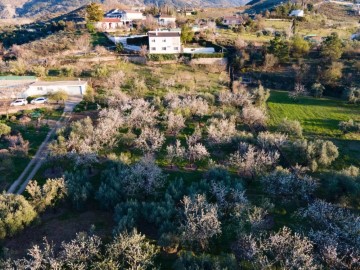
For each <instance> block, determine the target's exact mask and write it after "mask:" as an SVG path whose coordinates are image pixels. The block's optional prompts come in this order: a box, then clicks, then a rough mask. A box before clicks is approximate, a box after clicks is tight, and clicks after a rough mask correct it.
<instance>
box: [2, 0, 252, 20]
mask: <svg viewBox="0 0 360 270" xmlns="http://www.w3.org/2000/svg"><path fill="white" fill-rule="evenodd" d="M92 1H93V0H0V18H5V19H6V18H12V17H36V16H41V15H46V14H49V13H51V14H54V13H65V12H68V11H70V10H73V9H75V8H78V7H80V6H82V5H85V4H87V3H89V2H92ZM100 2H103V3H105V4H106V3H111V4H114V3H116V2H118V3H119V4H125V5H126V4H128V5H134V4H140V5H143V4H146V5H151V4H158V5H161V4H165V3H167V4H172V5H175V6H188V7H190V6H194V7H230V6H242V5H245V4H246V3H247V2H249V0H100Z"/></svg>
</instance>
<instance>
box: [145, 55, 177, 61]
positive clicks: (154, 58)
mask: <svg viewBox="0 0 360 270" xmlns="http://www.w3.org/2000/svg"><path fill="white" fill-rule="evenodd" d="M147 57H148V59H149V60H150V61H169V60H177V55H176V54H148V56H147Z"/></svg>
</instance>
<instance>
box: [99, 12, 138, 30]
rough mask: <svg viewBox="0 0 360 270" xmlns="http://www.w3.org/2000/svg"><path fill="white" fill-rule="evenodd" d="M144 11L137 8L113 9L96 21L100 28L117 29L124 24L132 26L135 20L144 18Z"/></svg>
mask: <svg viewBox="0 0 360 270" xmlns="http://www.w3.org/2000/svg"><path fill="white" fill-rule="evenodd" d="M144 19H145V17H144V15H143V13H142V12H140V11H137V10H119V9H112V10H110V11H109V12H107V13H106V14H105V16H104V18H103V19H102V20H101V21H100V22H97V23H96V27H97V28H98V29H102V30H106V29H116V28H120V27H122V26H126V25H127V26H132V24H133V22H134V21H141V20H144Z"/></svg>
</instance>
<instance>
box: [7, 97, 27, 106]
mask: <svg viewBox="0 0 360 270" xmlns="http://www.w3.org/2000/svg"><path fill="white" fill-rule="evenodd" d="M26 104H28V102H27V100H26V99H25V98H18V99H17V100H14V101H13V102H11V103H10V106H25V105H26Z"/></svg>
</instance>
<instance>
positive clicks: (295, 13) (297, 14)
mask: <svg viewBox="0 0 360 270" xmlns="http://www.w3.org/2000/svg"><path fill="white" fill-rule="evenodd" d="M289 16H290V17H304V10H302V9H294V10H292V11H291V12H290V14H289Z"/></svg>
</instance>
